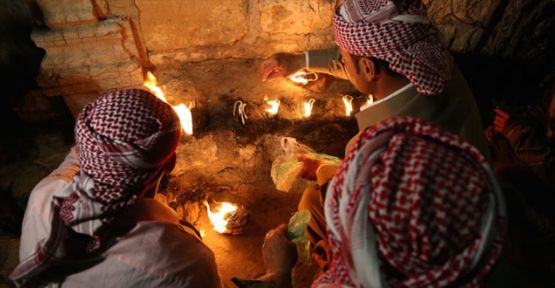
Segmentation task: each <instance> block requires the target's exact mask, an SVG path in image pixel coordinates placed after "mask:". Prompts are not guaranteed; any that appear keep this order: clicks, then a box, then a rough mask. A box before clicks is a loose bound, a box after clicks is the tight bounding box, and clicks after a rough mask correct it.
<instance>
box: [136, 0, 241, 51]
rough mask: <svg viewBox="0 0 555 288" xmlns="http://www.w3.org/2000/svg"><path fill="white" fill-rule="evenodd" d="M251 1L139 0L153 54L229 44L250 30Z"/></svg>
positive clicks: (142, 21)
mask: <svg viewBox="0 0 555 288" xmlns="http://www.w3.org/2000/svg"><path fill="white" fill-rule="evenodd" d="M248 2H249V1H247V0H205V1H195V0H137V1H135V3H136V5H137V8H138V9H139V11H140V20H141V22H140V25H141V30H142V32H143V38H144V41H145V46H146V48H147V50H149V51H152V50H154V51H168V50H175V49H183V48H190V47H195V46H210V45H229V44H233V43H234V42H237V41H239V40H240V39H241V38H242V37H244V36H245V35H246V33H247V31H248Z"/></svg>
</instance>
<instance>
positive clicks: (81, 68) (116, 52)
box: [32, 18, 143, 96]
mask: <svg viewBox="0 0 555 288" xmlns="http://www.w3.org/2000/svg"><path fill="white" fill-rule="evenodd" d="M32 37H33V40H34V41H35V42H36V43H37V44H38V45H39V46H40V47H42V48H44V49H45V50H46V52H47V56H46V58H45V59H44V61H43V63H42V66H41V68H42V69H41V73H40V75H39V77H38V79H37V80H38V83H39V85H40V86H41V88H42V91H43V92H44V93H45V94H46V95H49V96H57V95H73V94H85V93H99V92H103V91H105V90H107V89H112V88H122V87H130V86H134V85H137V84H140V83H142V81H143V76H142V67H141V63H140V57H139V53H138V50H137V46H136V44H135V41H134V38H133V33H132V32H131V27H130V24H129V22H128V20H126V19H122V18H111V19H108V20H105V21H102V22H99V23H96V24H91V25H87V26H75V27H73V26H70V27H65V28H61V29H56V30H46V31H43V30H41V31H35V32H34V33H33V35H32Z"/></svg>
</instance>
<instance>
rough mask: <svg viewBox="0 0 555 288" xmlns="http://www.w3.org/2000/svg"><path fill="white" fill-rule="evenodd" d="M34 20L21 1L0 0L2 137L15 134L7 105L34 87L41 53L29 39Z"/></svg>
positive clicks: (14, 117) (0, 104) (10, 112)
mask: <svg viewBox="0 0 555 288" xmlns="http://www.w3.org/2000/svg"><path fill="white" fill-rule="evenodd" d="M34 23H35V20H34V17H33V16H32V14H31V10H30V8H29V6H28V4H27V3H26V2H25V1H24V0H3V1H0V87H1V89H2V92H0V101H1V102H0V115H1V117H2V118H1V119H0V120H1V121H2V124H1V126H0V127H1V128H0V129H1V130H0V133H2V134H3V135H4V136H6V135H12V134H14V133H17V128H18V127H19V125H16V123H18V122H19V119H18V118H17V115H16V114H15V113H14V111H13V110H12V109H11V104H12V103H13V102H15V101H18V100H20V99H22V98H23V96H24V95H25V93H26V92H27V91H28V90H29V89H31V88H33V87H36V83H35V78H36V76H37V74H38V71H39V68H40V63H41V61H42V58H43V57H44V54H45V52H44V50H43V49H41V48H38V47H37V46H36V45H35V43H34V42H33V41H32V40H31V37H30V36H31V29H32V27H33V24H34ZM3 138H4V137H3Z"/></svg>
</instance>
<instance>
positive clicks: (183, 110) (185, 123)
mask: <svg viewBox="0 0 555 288" xmlns="http://www.w3.org/2000/svg"><path fill="white" fill-rule="evenodd" d="M172 107H173V109H174V110H175V112H176V113H177V116H179V121H181V127H182V128H183V131H184V132H185V134H187V135H193V114H191V110H190V109H189V107H187V106H186V105H185V104H183V103H181V104H179V105H177V106H172Z"/></svg>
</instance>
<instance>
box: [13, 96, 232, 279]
mask: <svg viewBox="0 0 555 288" xmlns="http://www.w3.org/2000/svg"><path fill="white" fill-rule="evenodd" d="M180 137H181V125H180V124H179V118H178V117H177V115H176V114H175V111H174V110H173V109H172V108H171V106H169V105H168V104H166V103H164V102H162V101H161V100H159V99H158V98H156V96H154V95H152V94H151V93H149V92H146V91H143V90H138V89H131V90H120V91H115V92H112V93H109V94H107V95H104V96H101V97H99V98H98V99H96V100H95V101H93V102H91V103H90V104H88V105H87V106H86V107H85V108H84V109H83V111H81V113H80V115H79V118H78V119H77V123H76V127H75V138H76V144H77V146H76V148H74V149H72V151H71V152H70V154H69V155H68V156H67V157H66V159H65V161H64V162H63V163H62V165H60V167H59V168H58V169H56V170H55V171H54V172H53V173H51V174H50V175H49V176H48V177H46V178H45V179H43V180H42V181H41V182H40V183H39V184H37V186H36V187H35V188H34V189H33V191H32V193H31V196H30V199H29V202H28V205H27V210H26V213H25V218H24V221H23V228H22V236H21V245H20V251H19V252H20V253H19V254H20V261H21V262H20V264H19V265H18V266H17V267H16V268H15V270H14V271H13V272H12V274H11V275H10V278H11V279H12V280H13V281H14V283H15V284H16V285H17V286H24V287H30V286H31V287H35V286H58V285H63V286H64V287H175V286H180V287H221V282H220V280H219V276H218V273H217V270H216V265H215V259H214V255H213V254H212V251H210V249H209V248H208V247H206V246H205V245H204V244H203V243H202V241H201V239H200V236H198V235H197V234H198V233H197V232H196V231H195V230H194V228H193V227H192V226H187V225H183V224H186V223H181V222H180V219H179V217H178V216H177V215H176V213H175V212H174V211H173V210H172V209H171V208H170V207H168V206H166V205H165V204H163V203H160V202H158V201H157V200H155V199H153V197H154V195H155V194H156V191H157V189H158V185H159V182H160V179H161V178H162V176H163V175H164V174H166V173H168V172H169V171H171V169H173V167H174V165H175V149H176V148H177V145H178V143H179V139H180Z"/></svg>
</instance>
